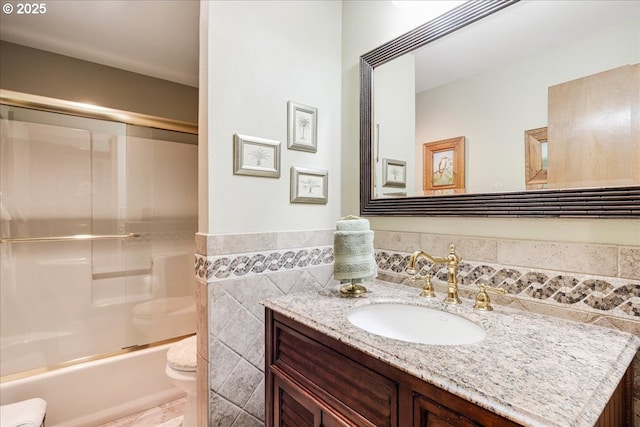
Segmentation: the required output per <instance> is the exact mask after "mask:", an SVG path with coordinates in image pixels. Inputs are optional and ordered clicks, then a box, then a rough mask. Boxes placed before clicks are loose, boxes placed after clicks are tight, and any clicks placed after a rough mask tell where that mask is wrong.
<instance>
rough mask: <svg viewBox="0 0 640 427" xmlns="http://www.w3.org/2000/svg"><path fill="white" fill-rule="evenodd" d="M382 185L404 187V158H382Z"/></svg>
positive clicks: (405, 164) (405, 182)
mask: <svg viewBox="0 0 640 427" xmlns="http://www.w3.org/2000/svg"><path fill="white" fill-rule="evenodd" d="M382 186H383V187H402V188H404V187H406V186H407V162H405V161H404V160H391V159H382Z"/></svg>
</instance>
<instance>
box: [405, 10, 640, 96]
mask: <svg viewBox="0 0 640 427" xmlns="http://www.w3.org/2000/svg"><path fill="white" fill-rule="evenodd" d="M639 16H640V1H638V0H633V1H629V0H618V1H613V0H599V1H595V0H587V1H575V0H555V1H532V0H529V1H521V2H519V3H516V4H514V5H512V6H510V7H508V8H506V9H503V10H501V11H500V12H497V13H495V14H493V15H491V16H489V17H487V18H484V19H483V20H482V21H480V22H477V23H475V24H471V25H469V26H467V27H465V28H463V29H461V30H458V31H457V32H456V34H455V37H443V38H441V39H439V40H437V41H435V42H432V43H429V44H427V45H426V46H425V47H423V48H421V49H420V50H418V51H416V52H415V55H416V93H418V92H421V91H424V90H427V89H430V88H433V87H436V86H439V85H443V84H446V83H449V82H452V81H456V80H459V79H462V78H465V77H468V76H471V75H474V74H477V73H480V72H482V71H485V70H488V69H493V68H494V67H495V66H496V65H497V64H505V63H508V62H511V61H516V60H521V59H524V58H527V57H529V56H532V55H534V54H536V53H538V52H541V51H546V50H548V49H551V48H552V47H554V46H557V45H562V44H564V43H568V42H569V41H572V40H578V39H581V38H584V37H587V36H588V35H589V34H593V33H594V32H596V31H600V30H603V29H605V28H607V27H611V26H616V25H619V24H620V23H621V22H625V21H627V20H635V22H637V21H638V19H639ZM638 37H640V34H639V35H638Z"/></svg>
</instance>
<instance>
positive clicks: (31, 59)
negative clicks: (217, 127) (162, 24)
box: [0, 41, 198, 123]
mask: <svg viewBox="0 0 640 427" xmlns="http://www.w3.org/2000/svg"><path fill="white" fill-rule="evenodd" d="M0 57H1V58H2V60H1V61H0V88H2V89H7V90H13V91H17V92H24V93H30V94H35V95H42V96H48V97H52V98H59V99H65V100H69V101H77V102H86V103H90V104H95V105H100V106H102V107H109V108H115V109H118V110H125V111H131V112H136V113H142V114H148V115H152V116H158V117H164V118H170V119H176V120H183V121H188V122H193V123H197V121H198V88H195V87H191V86H186V85H182V84H178V83H173V82H169V81H166V80H161V79H157V78H154V77H148V76H144V75H142V74H136V73H132V72H129V71H124V70H120V69H117V68H112V67H107V66H104V65H100V64H95V63H92V62H87V61H82V60H79V59H75V58H71V57H68V56H63V55H58V54H54V53H51V52H46V51H43V50H38V49H32V48H29V47H26V46H21V45H17V44H14V43H8V42H4V41H3V42H0Z"/></svg>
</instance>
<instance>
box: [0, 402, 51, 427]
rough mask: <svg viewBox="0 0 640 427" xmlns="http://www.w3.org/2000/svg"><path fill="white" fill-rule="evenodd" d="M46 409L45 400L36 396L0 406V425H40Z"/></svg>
mask: <svg viewBox="0 0 640 427" xmlns="http://www.w3.org/2000/svg"><path fill="white" fill-rule="evenodd" d="M46 411H47V402H46V401H45V400H43V399H40V398H38V397H36V398H33V399H29V400H23V401H22V402H16V403H11V404H8V405H2V406H0V426H2V427H40V426H42V425H43V422H44V416H45V413H46Z"/></svg>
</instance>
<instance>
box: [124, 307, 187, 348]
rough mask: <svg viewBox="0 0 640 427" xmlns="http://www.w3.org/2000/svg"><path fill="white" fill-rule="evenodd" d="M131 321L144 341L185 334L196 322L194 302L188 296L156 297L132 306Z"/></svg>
mask: <svg viewBox="0 0 640 427" xmlns="http://www.w3.org/2000/svg"><path fill="white" fill-rule="evenodd" d="M132 323H133V325H134V327H135V328H136V330H137V331H138V332H140V333H142V338H141V340H142V341H144V342H154V341H160V340H163V339H166V338H167V337H179V336H182V335H187V334H189V333H192V332H193V328H194V325H195V324H196V304H195V302H194V300H193V297H190V296H186V297H169V298H156V299H153V300H151V301H146V302H143V303H140V304H137V305H136V306H134V307H133V320H132Z"/></svg>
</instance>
